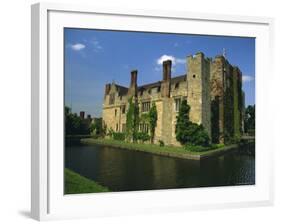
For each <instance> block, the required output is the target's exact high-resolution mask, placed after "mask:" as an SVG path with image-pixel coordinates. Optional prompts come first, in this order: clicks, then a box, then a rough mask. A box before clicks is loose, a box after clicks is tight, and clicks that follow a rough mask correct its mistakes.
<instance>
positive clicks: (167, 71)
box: [163, 60, 172, 81]
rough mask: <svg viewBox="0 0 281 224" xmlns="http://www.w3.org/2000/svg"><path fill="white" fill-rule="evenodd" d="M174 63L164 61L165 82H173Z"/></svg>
mask: <svg viewBox="0 0 281 224" xmlns="http://www.w3.org/2000/svg"><path fill="white" fill-rule="evenodd" d="M171 73H172V61H171V60H167V61H163V81H168V80H171Z"/></svg>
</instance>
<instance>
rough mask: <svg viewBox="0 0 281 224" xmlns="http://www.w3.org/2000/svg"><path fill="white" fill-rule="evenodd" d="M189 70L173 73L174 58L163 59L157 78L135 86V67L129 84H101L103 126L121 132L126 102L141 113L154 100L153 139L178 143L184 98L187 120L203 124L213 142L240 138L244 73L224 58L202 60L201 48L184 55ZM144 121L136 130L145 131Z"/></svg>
mask: <svg viewBox="0 0 281 224" xmlns="http://www.w3.org/2000/svg"><path fill="white" fill-rule="evenodd" d="M187 68H188V72H187V74H184V75H181V76H176V77H172V76H171V73H172V61H170V60H167V61H164V62H163V78H162V80H161V81H158V82H155V83H150V84H146V85H142V86H138V84H137V75H138V74H137V70H133V71H132V72H131V82H130V86H129V88H127V87H123V86H120V85H117V84H116V83H114V82H113V83H111V84H106V85H105V94H104V103H103V114H102V119H103V124H104V125H106V127H107V130H110V129H112V130H113V131H116V132H125V128H126V112H127V109H128V100H129V99H130V98H133V99H134V100H135V101H136V102H138V104H139V108H140V116H142V114H146V113H148V111H149V109H150V107H151V106H152V103H153V102H155V104H156V109H157V114H158V119H157V126H156V130H155V138H154V141H155V142H158V141H159V140H162V141H164V143H165V144H167V145H179V142H177V140H176V134H175V126H176V117H177V114H178V110H179V105H180V103H181V101H182V100H183V99H186V100H187V102H188V104H189V105H190V107H191V109H190V120H191V121H192V122H195V123H197V124H202V125H203V126H204V128H205V129H206V131H207V132H208V134H209V136H210V137H211V139H212V141H213V142H221V143H223V142H225V141H226V140H227V139H230V138H235V137H240V135H241V133H242V132H243V113H244V93H243V91H242V73H241V71H240V70H239V68H238V67H234V66H232V65H231V64H230V63H229V62H228V61H227V60H226V59H225V58H224V57H223V56H217V57H216V58H215V59H213V60H212V59H211V58H206V57H205V56H204V54H203V53H201V52H199V53H197V54H196V55H194V56H188V57H187ZM148 125H149V124H148V123H147V122H146V121H141V122H140V127H139V128H140V131H144V132H149V128H148Z"/></svg>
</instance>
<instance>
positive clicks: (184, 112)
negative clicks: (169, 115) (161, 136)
mask: <svg viewBox="0 0 281 224" xmlns="http://www.w3.org/2000/svg"><path fill="white" fill-rule="evenodd" d="M189 111H190V106H189V105H188V104H187V101H186V100H183V101H182V102H181V106H180V109H179V115H178V116H177V123H176V139H177V141H179V142H180V143H181V144H182V145H184V144H186V143H187V142H188V136H187V127H188V126H189V124H190V121H189Z"/></svg>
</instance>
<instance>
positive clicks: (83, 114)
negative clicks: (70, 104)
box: [80, 111, 85, 119]
mask: <svg viewBox="0 0 281 224" xmlns="http://www.w3.org/2000/svg"><path fill="white" fill-rule="evenodd" d="M84 117H85V111H80V118H81V119H84Z"/></svg>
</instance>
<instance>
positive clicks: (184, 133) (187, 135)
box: [175, 100, 210, 146]
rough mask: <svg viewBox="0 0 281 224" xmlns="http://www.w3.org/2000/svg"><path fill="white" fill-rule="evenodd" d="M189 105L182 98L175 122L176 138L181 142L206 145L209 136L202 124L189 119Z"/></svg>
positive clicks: (183, 143)
mask: <svg viewBox="0 0 281 224" xmlns="http://www.w3.org/2000/svg"><path fill="white" fill-rule="evenodd" d="M189 111H190V106H189V105H188V104H187V101H186V100H183V101H182V103H181V106H180V110H179V115H178V116H177V123H176V130H175V133H176V139H177V140H178V141H179V142H180V143H181V144H182V145H186V144H191V145H201V146H208V145H209V142H210V138H209V135H208V133H207V132H206V131H205V129H204V127H203V126H202V125H198V124H196V123H193V122H191V121H190V120H189Z"/></svg>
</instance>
